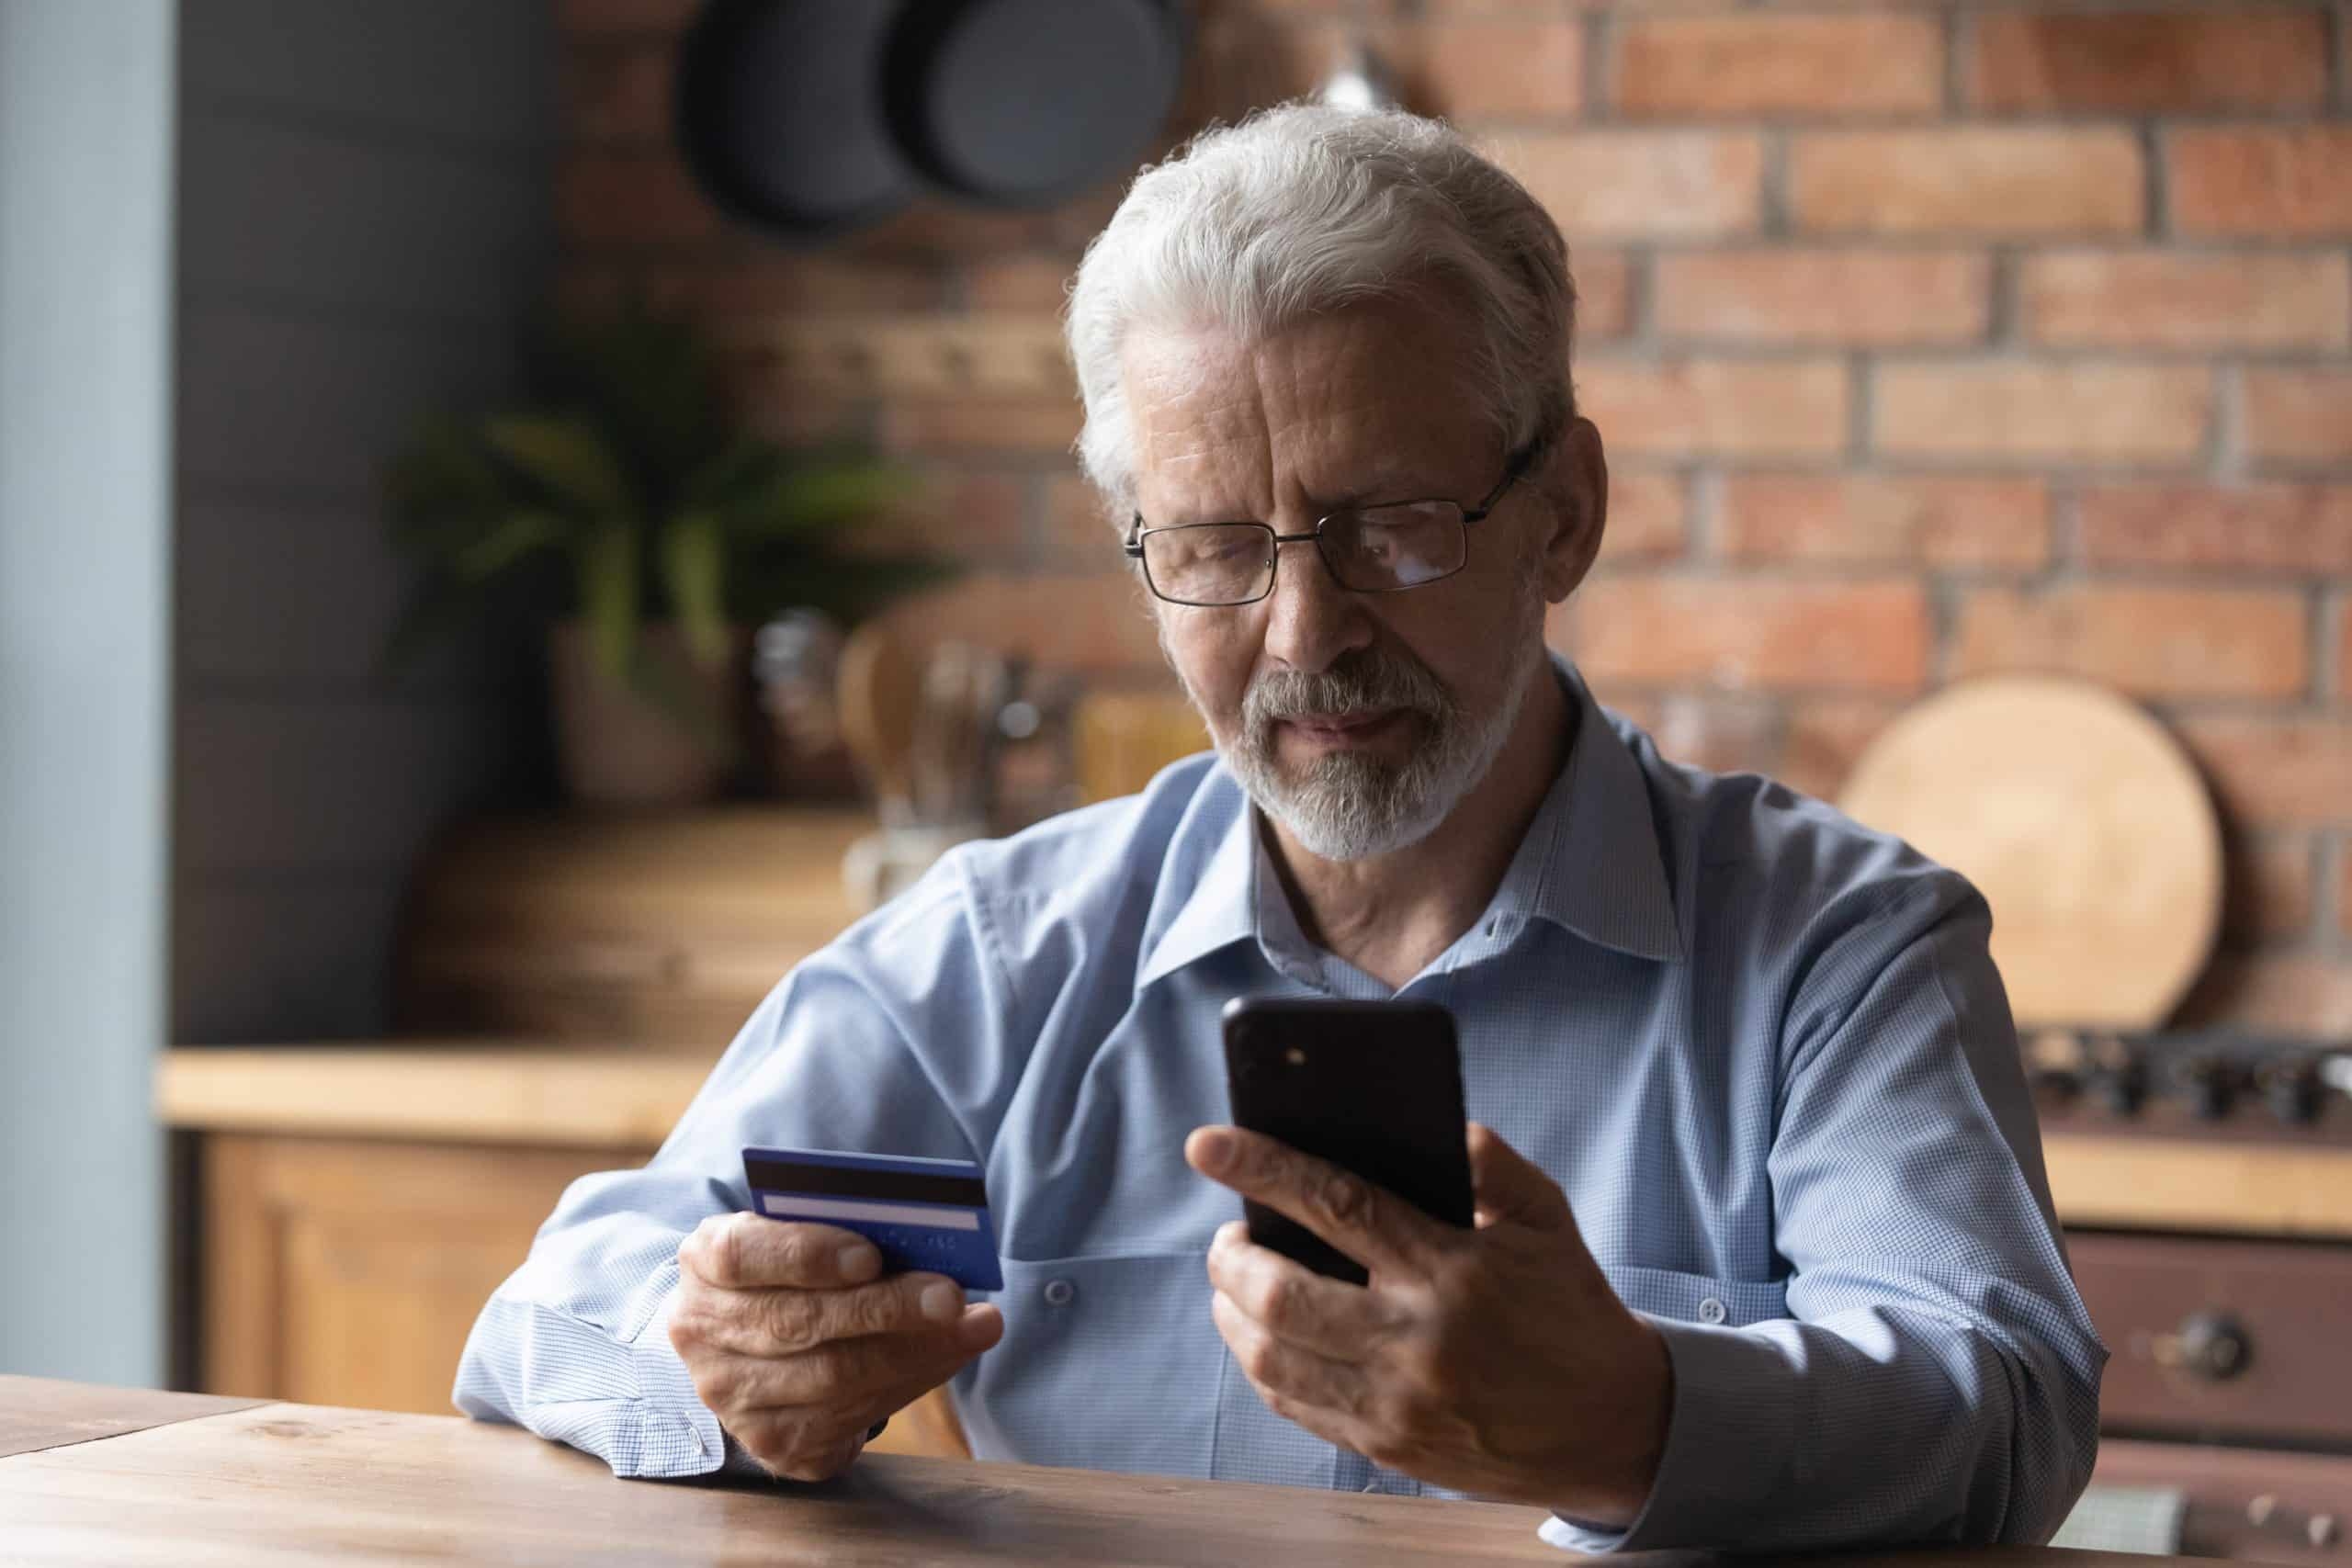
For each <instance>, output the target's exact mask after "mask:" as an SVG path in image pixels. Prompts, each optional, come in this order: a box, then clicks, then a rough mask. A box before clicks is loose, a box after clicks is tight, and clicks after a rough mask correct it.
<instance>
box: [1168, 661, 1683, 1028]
mask: <svg viewBox="0 0 2352 1568" xmlns="http://www.w3.org/2000/svg"><path fill="white" fill-rule="evenodd" d="M1551 658H1552V666H1553V671H1554V673H1555V677H1556V678H1557V679H1558V680H1559V682H1560V683H1561V685H1562V687H1563V688H1564V689H1565V691H1566V694H1567V697H1568V701H1569V702H1570V704H1571V705H1574V707H1575V708H1576V711H1577V740H1576V745H1575V746H1574V748H1573V749H1572V750H1570V752H1569V754H1568V761H1567V765H1566V767H1564V768H1562V769H1561V770H1560V775H1559V777H1558V778H1556V779H1555V780H1554V781H1553V783H1552V788H1551V790H1550V792H1549V793H1547V794H1546V795H1544V804H1543V805H1542V806H1541V807H1538V808H1537V810H1536V814H1535V819H1534V820H1533V821H1532V822H1531V823H1529V824H1528V830H1527V836H1526V837H1525V838H1524V839H1523V840H1521V843H1520V846H1519V849H1518V852H1516V853H1515V854H1514V855H1513V856H1512V857H1511V863H1510V869H1509V870H1507V871H1506V872H1505V873H1504V874H1503V880H1502V885H1501V886H1499V887H1498V888H1497V889H1496V891H1495V897H1494V898H1493V899H1492V900H1491V901H1490V902H1489V904H1488V906H1487V921H1489V922H1492V921H1494V920H1497V919H1500V920H1503V921H1505V922H1523V921H1524V920H1526V919H1530V918H1535V919H1546V920H1549V921H1551V922H1552V923H1553V924H1555V925H1557V926H1560V927H1563V928H1564V929H1566V930H1568V931H1574V932H1576V933H1577V935H1579V936H1581V937H1584V938H1585V939H1586V940H1588V941H1590V942H1598V943H1600V945H1601V946H1603V947H1608V948H1612V949H1614V950H1616V951H1618V952H1621V953H1631V954H1633V955H1634V956H1635V957H1639V958H1647V959H1652V960H1656V961H1659V962H1667V961H1671V960H1674V959H1678V958H1679V957H1681V955H1682V939H1681V931H1680V925H1679V920H1678V919H1677V917H1676V914H1675V909H1674V900H1673V897H1672V894H1671V893H1670V891H1669V889H1668V886H1667V878H1666V865H1665V861H1664V858H1663V856H1662V855H1661V854H1660V852H1659V848H1658V837H1657V823H1656V821H1655V819H1654V818H1653V817H1652V815H1651V810H1650V798H1649V790H1648V786H1647V784H1645V781H1644V778H1643V775H1642V767H1641V763H1640V762H1639V761H1637V760H1636V759H1635V758H1634V754H1633V753H1632V752H1631V751H1630V750H1627V748H1626V743H1625V741H1624V739H1623V738H1622V737H1620V736H1619V735H1618V733H1617V731H1616V729H1615V728H1613V727H1612V726H1611V723H1610V721H1609V717H1608V716H1607V715H1606V714H1604V713H1603V712H1602V711H1601V709H1600V705H1599V704H1598V703H1596V702H1594V701H1593V697H1592V694H1591V692H1590V691H1589V689H1588V688H1587V687H1586V685H1585V683H1584V680H1583V678H1582V677H1581V676H1579V675H1578V674H1577V671H1576V670H1575V668H1574V667H1573V666H1571V665H1570V664H1569V663H1568V661H1567V660H1566V659H1564V658H1562V657H1561V656H1560V655H1559V654H1557V653H1554V654H1553V655H1552V656H1551ZM1210 778H1211V781H1212V782H1210V783H1209V784H1207V785H1206V786H1205V787H1207V788H1209V789H1212V790H1216V791H1218V792H1221V793H1222V794H1224V795H1228V796H1229V797H1230V805H1229V807H1228V808H1227V809H1223V810H1218V811H1215V812H1213V813H1209V812H1204V813H1202V814H1201V816H1202V818H1203V819H1202V820H1200V821H1198V822H1196V823H1195V824H1194V826H1195V827H1196V828H1198V829H1205V830H1207V831H1210V832H1216V830H1217V829H1216V827H1215V826H1214V822H1215V820H1216V818H1223V819H1224V827H1223V829H1222V835H1223V836H1222V837H1221V838H1220V839H1219V840H1217V844H1216V850H1215V852H1213V853H1212V854H1211V856H1210V857H1209V860H1208V863H1207V864H1206V865H1205V866H1204V867H1203V869H1202V872H1201V875H1200V879H1199V880H1198V881H1197V882H1195V883H1194V884H1193V891H1192V893H1191V895H1190V896H1189V897H1186V898H1185V900H1184V902H1183V904H1182V907H1181V908H1178V910H1177V911H1176V913H1175V915H1174V917H1173V918H1172V919H1170V921H1169V923H1168V924H1167V926H1166V927H1165V928H1164V929H1163V930H1162V931H1161V932H1160V934H1159V939H1158V940H1157V942H1152V943H1151V944H1150V946H1149V949H1148V956H1147V957H1146V958H1145V961H1144V964H1143V966H1142V968H1141V969H1140V970H1138V971H1137V973H1136V989H1137V990H1141V989H1142V988H1143V987H1146V986H1148V985H1150V984H1151V983H1152V982H1153V981H1154V980H1156V979H1159V977H1160V976H1163V975H1168V974H1172V973H1173V972H1175V971H1176V970H1178V969H1181V968H1182V967H1184V966H1185V965H1186V964H1191V963H1193V962H1194V961H1195V960H1197V959H1200V958H1204V957H1206V956H1207V955H1208V954H1209V953H1214V952H1216V951H1217V950H1218V949H1219V948H1223V947H1227V946H1229V945H1231V944H1232V943H1234V942H1244V941H1248V940H1250V939H1252V938H1259V939H1260V940H1261V942H1262V940H1263V938H1264V936H1265V935H1267V934H1271V933H1265V932H1261V919H1260V900H1261V891H1262V890H1261V887H1260V881H1261V875H1263V876H1265V877H1266V879H1267V880H1268V881H1270V882H1271V881H1272V877H1271V869H1270V868H1269V870H1268V871H1267V872H1264V873H1261V868H1260V862H1261V859H1262V858H1263V852H1262V851H1261V848H1260V845H1259V842H1258V813H1257V810H1256V808H1255V807H1252V806H1250V804H1249V799H1248V796H1247V795H1246V794H1244V792H1243V791H1242V789H1241V786H1240V784H1239V782H1238V780H1236V779H1235V778H1234V777H1233V776H1232V774H1231V773H1229V772H1227V769H1226V767H1225V764H1224V762H1223V761H1219V762H1218V763H1217V765H1216V769H1215V770H1214V772H1213V773H1212V774H1211V775H1210ZM1274 886H1275V887H1276V888H1278V887H1279V884H1274ZM1277 896H1279V895H1277ZM1285 912H1286V911H1285ZM1289 923H1290V924H1292V925H1295V919H1294V920H1293V921H1291V922H1289Z"/></svg>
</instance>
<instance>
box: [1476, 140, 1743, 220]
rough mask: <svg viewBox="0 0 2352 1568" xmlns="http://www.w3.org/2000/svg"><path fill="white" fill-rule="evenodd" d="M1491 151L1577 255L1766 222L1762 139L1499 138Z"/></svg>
mask: <svg viewBox="0 0 2352 1568" xmlns="http://www.w3.org/2000/svg"><path fill="white" fill-rule="evenodd" d="M1492 151H1493V152H1494V154H1495V155H1496V156H1497V157H1498V158H1499V159H1500V161H1501V162H1502V164H1503V166H1504V167H1506V168H1508V169H1510V171H1511V172H1512V173H1513V174H1515V175H1518V176H1519V177H1520V179H1521V181H1522V182H1523V183H1524V184H1525V185H1526V186H1527V188H1528V189H1529V191H1531V192H1532V193H1533V195H1534V197H1535V198H1536V199H1537V200H1539V201H1541V202H1543V203H1544V206H1545V207H1546V208H1548V209H1551V213H1552V216H1553V218H1554V219H1555V220H1557V221H1558V223H1559V225H1560V227H1561V229H1562V230H1563V231H1566V234H1567V237H1568V243H1570V244H1571V245H1575V244H1581V243H1584V242H1586V241H1588V240H1626V239H1644V238H1659V239H1686V238H1698V237H1712V236H1715V235H1723V234H1746V233H1753V232H1754V231H1755V230H1756V227H1757V224H1758V221H1759V220H1760V219H1761V217H1762V213H1763V183H1764V139H1763V138H1762V137H1760V136H1758V135H1757V134H1756V133H1755V132H1753V131H1745V130H1727V131H1713V130H1594V131H1570V132H1565V133H1550V134H1541V133H1539V134H1532V135H1527V136H1515V137H1510V138H1498V140H1497V145H1496V146H1495V147H1494V148H1493V149H1492Z"/></svg>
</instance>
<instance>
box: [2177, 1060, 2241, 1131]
mask: <svg viewBox="0 0 2352 1568" xmlns="http://www.w3.org/2000/svg"><path fill="white" fill-rule="evenodd" d="M2172 1080H2173V1085H2174V1087H2175V1088H2176V1089H2178V1090H2179V1091H2180V1097H2181V1098H2182V1099H2183V1100H2187V1101H2188V1113H2189V1114H2190V1115H2192V1116H2194V1117H2196V1118H2197V1120H2199V1122H2219V1121H2220V1120H2221V1119H2222V1117H2224V1116H2227V1115H2228V1114H2229V1113H2230V1102H2231V1101H2232V1100H2235V1099H2236V1098H2237V1092H2238V1070H2237V1067H2236V1066H2234V1065H2233V1064H2232V1063H2230V1062H2227V1061H2225V1060H2223V1059H2222V1057H2219V1056H2213V1055H2203V1054H2199V1055H2194V1056H2183V1057H2181V1058H2180V1059H2179V1060H2178V1061H2177V1062H2175V1063H2174V1064H2173V1069H2172Z"/></svg>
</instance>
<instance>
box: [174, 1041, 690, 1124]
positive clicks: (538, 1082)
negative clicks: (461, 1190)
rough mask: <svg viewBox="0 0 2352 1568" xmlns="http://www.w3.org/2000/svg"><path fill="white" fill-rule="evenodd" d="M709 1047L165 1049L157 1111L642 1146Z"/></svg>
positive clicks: (223, 1119) (215, 1119) (219, 1119)
mask: <svg viewBox="0 0 2352 1568" xmlns="http://www.w3.org/2000/svg"><path fill="white" fill-rule="evenodd" d="M716 1060H717V1057H716V1056H715V1055H714V1056H712V1057H709V1058H704V1057H702V1056H699V1055H689V1054H676V1055H673V1054H667V1053H662V1052H653V1051H642V1050H639V1051H619V1050H610V1049H606V1050H598V1049H594V1048H583V1047H580V1046H571V1045H567V1046H565V1047H563V1048H561V1049H548V1048H546V1047H543V1046H542V1047H534V1046H532V1045H528V1044H503V1043H502V1044H496V1045H492V1044H488V1043H483V1042H480V1041H472V1042H450V1043H445V1044H433V1043H415V1042H403V1043H399V1044H392V1043H368V1044H355V1045H316V1046H272V1047H267V1048H250V1049H248V1048H239V1049H211V1048H206V1047H200V1046H191V1047H184V1048H182V1049H179V1050H175V1051H166V1052H165V1053H164V1057H163V1062H162V1065H161V1066H160V1068H159V1069H158V1071H157V1073H156V1077H155V1111H156V1114H157V1115H158V1116H159V1117H160V1118H161V1119H162V1120H163V1122H164V1123H165V1124H166V1125H168V1126H173V1127H179V1128H184V1129H191V1130H201V1131H206V1132H226V1133H266V1134H267V1133H275V1134H294V1135H300V1136H311V1137H316V1136H329V1135H335V1136H344V1137H356V1138H397V1139H404V1140H409V1141H415V1142H426V1143H463V1144H477V1145H480V1144H497V1145H506V1144H514V1145H534V1146H538V1147H548V1148H599V1149H602V1148H609V1149H636V1148H641V1149H645V1150H648V1151H650V1150H652V1149H653V1148H655V1147H657V1146H658V1145H660V1144H661V1142H662V1139H663V1138H664V1137H666V1136H668V1134H669V1132H670V1129H671V1128H672V1127H673V1126H674V1125H676V1123H677V1121H678V1118H679V1117H680V1116H681V1115H682V1114H684V1111H685V1109H686V1105H687V1103H688V1102H689V1101H690V1100H693V1099H694V1096H695V1090H696V1089H700V1088H701V1087H702V1082H703V1079H704V1078H706V1077H708V1076H709V1075H710V1069H711V1065H712V1063H713V1062H715V1061H716Z"/></svg>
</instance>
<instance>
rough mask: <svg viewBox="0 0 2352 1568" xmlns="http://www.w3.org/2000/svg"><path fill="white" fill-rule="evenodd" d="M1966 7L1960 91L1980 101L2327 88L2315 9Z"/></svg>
mask: <svg viewBox="0 0 2352 1568" xmlns="http://www.w3.org/2000/svg"><path fill="white" fill-rule="evenodd" d="M1970 17H1971V20H1972V21H1973V28H1974V33H1975V39H1974V47H1973V49H1971V50H1970V51H1968V54H1967V60H1968V82H1969V98H1970V101H1971V103H1973V105H1974V106H1975V107H1980V108H1988V109H2023V110H2029V111H2035V112H2041V111H2048V110H2060V111H2064V110H2068V109H2086V110H2104V111H2109V112H2123V113H2129V112H2132V111H2159V110H2166V109H2187V110H2198V109H2232V108H2282V109H2291V108H2317V107H2319V106H2320V105H2321V103H2322V102H2323V101H2324V99H2325V98H2326V96H2327V47H2326V45H2327V22H2326V17H2324V15H2323V14H2322V13H2321V12H2318V11H2313V10H2291V11H2290V10H2257V9H2255V8H2252V7H2249V6H2234V7H2233V8H2231V9H2228V10H2222V11H2211V12H2204V13H2199V12H2178V11H2120V12H2101V13H2096V14H2058V15H2052V14H2046V13H2036V12H2031V11H1989V10H1980V11H1973V12H1971V13H1970Z"/></svg>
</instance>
